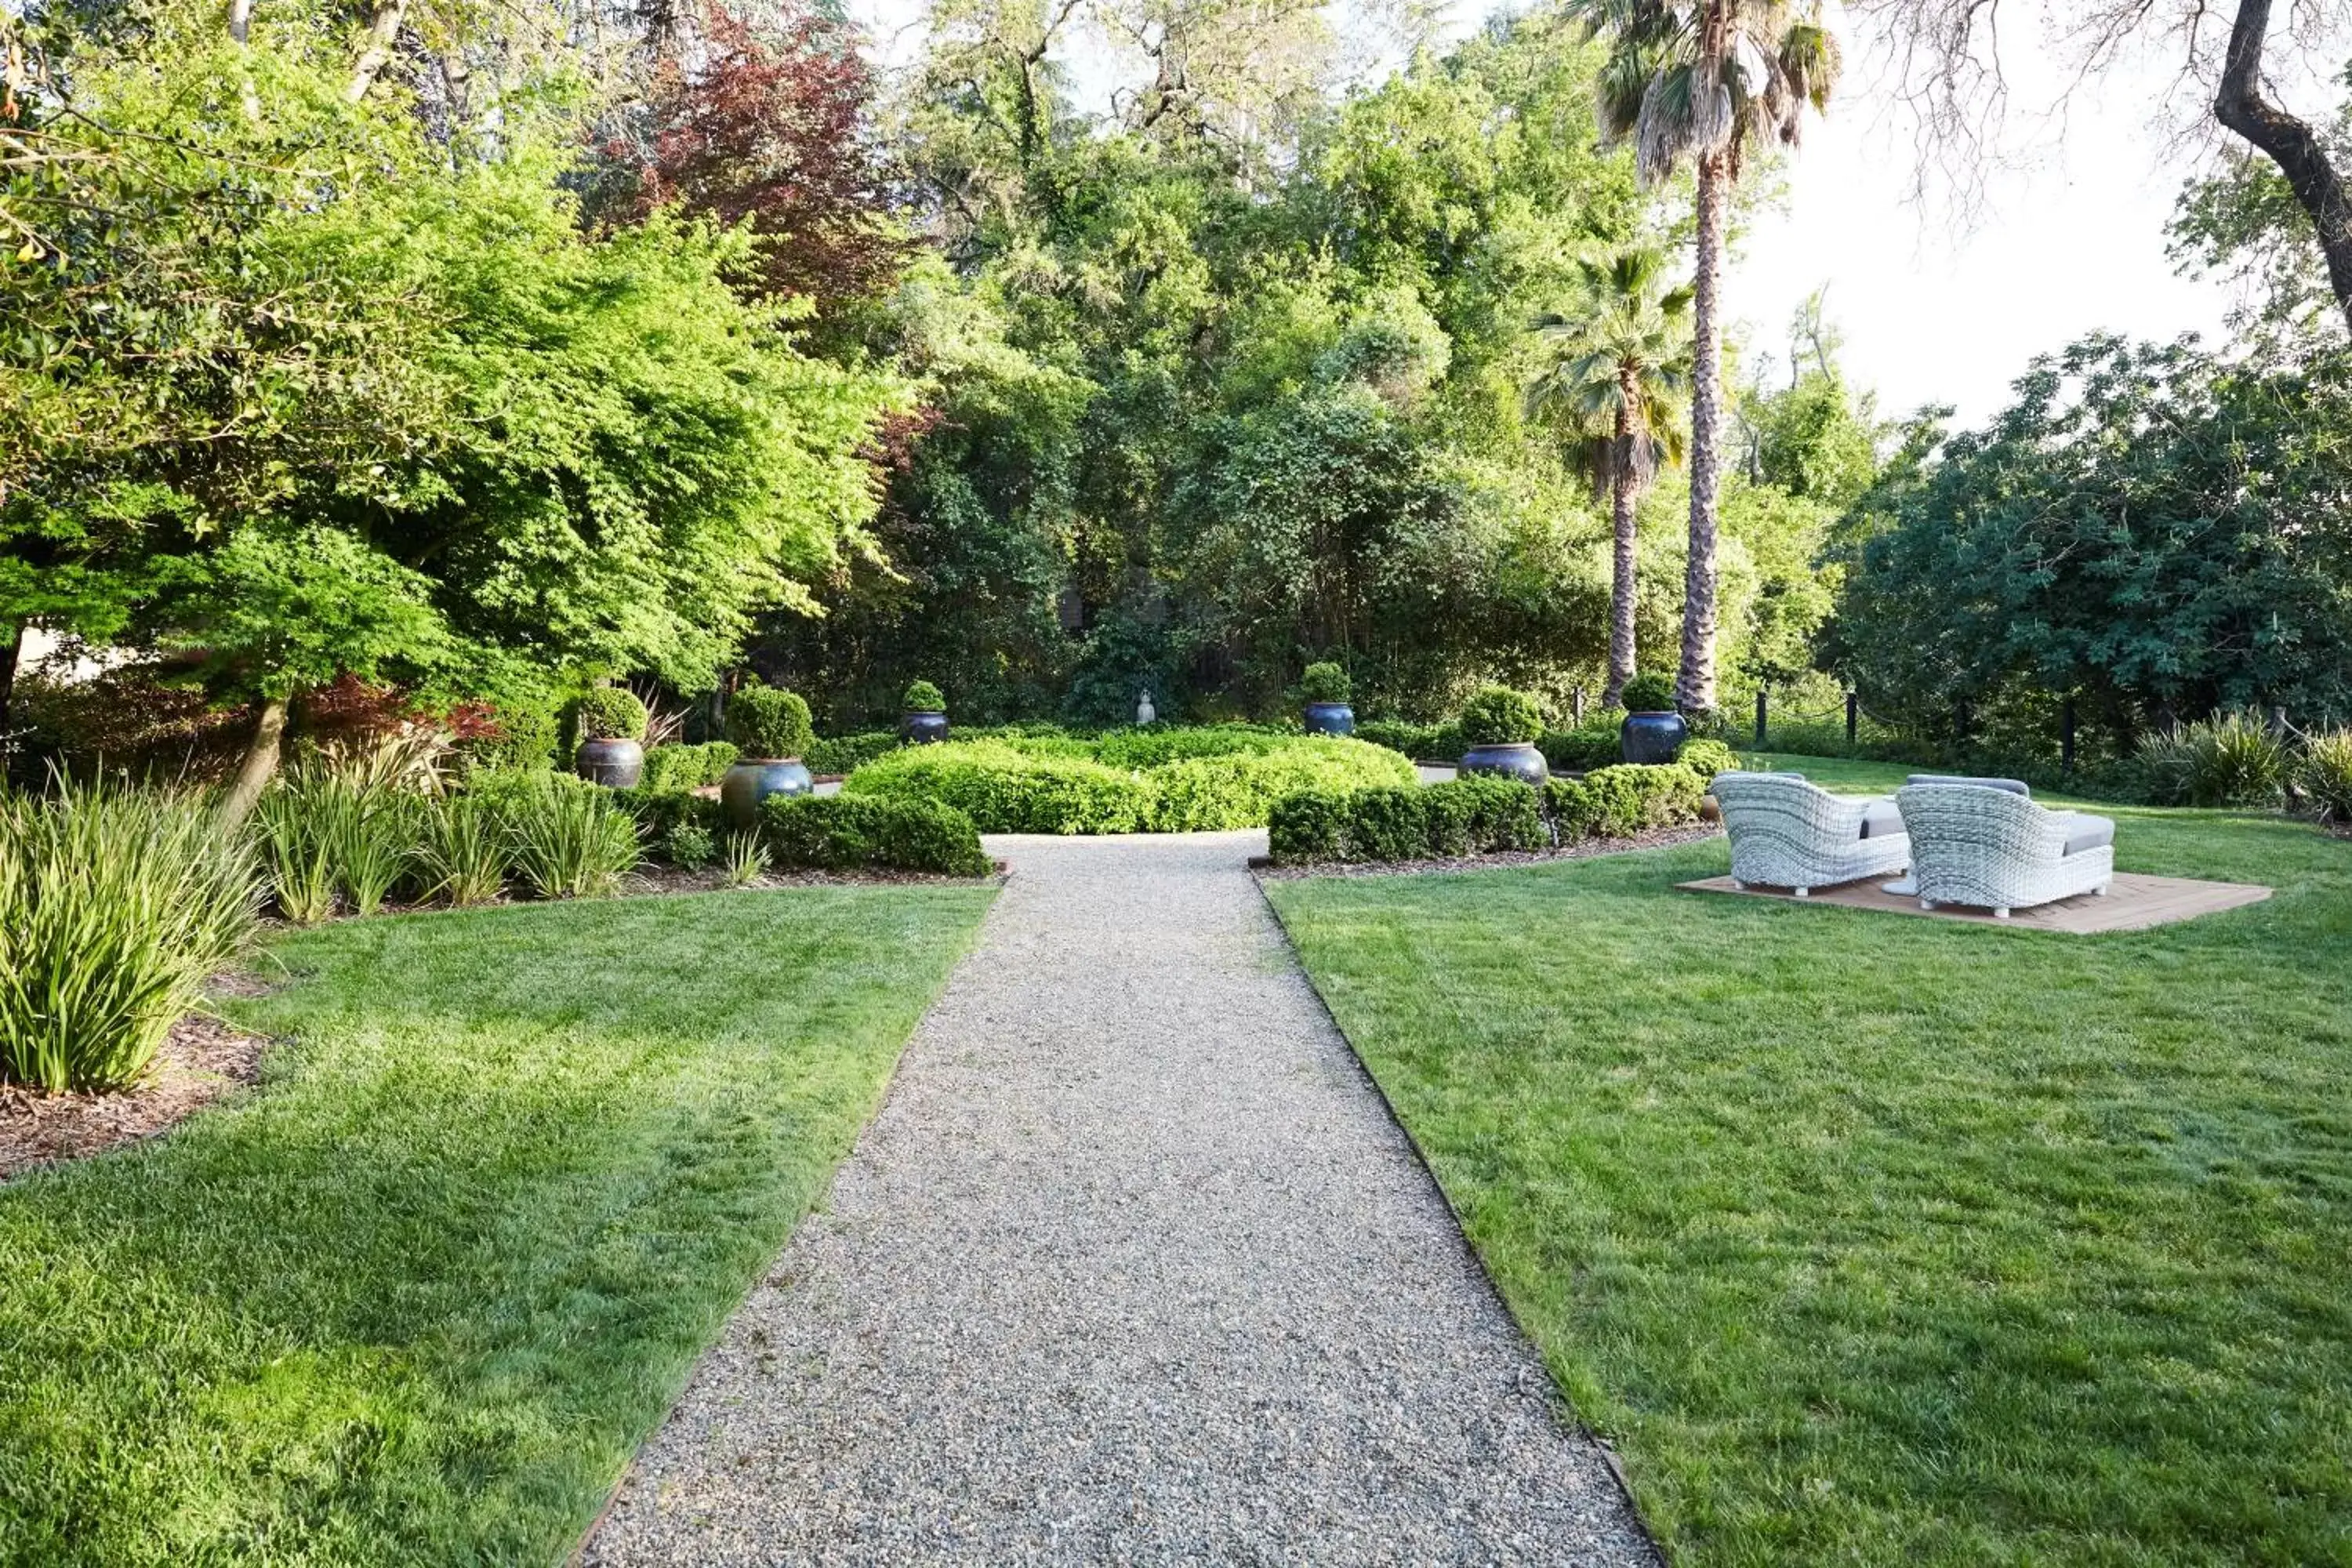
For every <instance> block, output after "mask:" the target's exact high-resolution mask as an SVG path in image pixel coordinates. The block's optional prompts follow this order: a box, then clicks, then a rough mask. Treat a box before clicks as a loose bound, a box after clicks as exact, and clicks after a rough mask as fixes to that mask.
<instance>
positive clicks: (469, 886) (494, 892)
mask: <svg viewBox="0 0 2352 1568" xmlns="http://www.w3.org/2000/svg"><path fill="white" fill-rule="evenodd" d="M417 839H418V842H417V849H416V865H417V872H418V875H417V882H418V890H419V891H420V892H421V893H422V894H423V895H424V896H425V898H427V899H439V900H445V901H446V902H447V903H449V904H451V905H453V906H455V907H456V908H458V909H466V908H468V907H470V906H472V905H475V904H487V903H489V902H490V901H492V900H495V899H496V898H497V897H498V896H499V894H500V893H502V892H504V891H506V885H507V876H508V873H509V872H510V871H511V870H512V869H513V868H514V858H513V856H512V854H511V853H510V852H509V847H508V842H507V832H506V824H505V823H504V822H503V821H502V820H501V819H500V817H499V812H498V808H497V807H496V806H495V805H492V804H491V803H490V802H489V801H488V800H485V799H482V798H481V797H480V796H478V795H450V796H447V797H446V798H444V799H441V800H436V801H429V802H426V803H425V809H424V810H423V811H422V813H421V814H420V819H419V824H418V832H417Z"/></svg>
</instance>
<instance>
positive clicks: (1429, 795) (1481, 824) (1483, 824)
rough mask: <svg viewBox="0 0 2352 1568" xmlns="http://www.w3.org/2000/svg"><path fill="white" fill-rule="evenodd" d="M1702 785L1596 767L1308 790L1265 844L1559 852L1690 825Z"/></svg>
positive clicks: (1317, 855)
mask: <svg viewBox="0 0 2352 1568" xmlns="http://www.w3.org/2000/svg"><path fill="white" fill-rule="evenodd" d="M1705 794H1706V782H1705V781H1704V780H1703V779H1701V778H1700V776H1699V774H1698V773H1696V771H1694V770H1693V769H1691V768H1689V767H1686V766H1685V765H1684V764H1682V763H1667V764H1665V765H1664V766H1657V767H1646V766H1638V765H1628V764H1620V765H1618V766H1616V767H1608V768H1596V769H1594V770H1593V771H1592V772H1591V773H1587V774H1586V775H1585V776H1584V777H1582V778H1580V779H1553V780H1552V781H1551V782H1550V783H1549V784H1545V785H1544V786H1543V787H1542V788H1540V789H1531V788H1529V787H1528V786H1527V785H1526V784H1518V783H1516V782H1513V781H1510V780H1507V779H1488V778H1465V779H1456V780H1454V782H1452V783H1450V784H1431V785H1429V786H1428V787H1426V788H1420V789H1402V788H1376V789H1365V790H1353V791H1348V790H1306V791H1301V792H1300V793H1298V794H1297V795H1288V796H1286V797H1284V799H1282V800H1281V801H1280V802H1278V803H1277V804H1276V806H1275V808H1274V813H1273V816H1272V820H1271V821H1270V822H1269V823H1268V825H1267V829H1266V847H1267V848H1268V849H1269V850H1270V851H1271V852H1272V855H1273V858H1274V862H1275V864H1276V865H1277V866H1301V865H1315V864H1332V863H1340V864H1345V863H1364V862H1377V861H1398V860H1423V859H1435V860H1450V859H1459V858H1463V857H1465V856H1471V855H1487V854H1497V853H1508V852H1525V851H1531V850H1532V851H1540V850H1546V849H1555V848H1564V847H1570V846H1573V845H1575V844H1577V843H1579V842H1581V841H1583V840H1586V839H1592V838H1629V837H1633V836H1634V835H1636V834H1641V833H1648V832H1652V831H1654V830H1656V829H1658V828H1663V827H1675V826H1682V825H1684V824H1686V823H1692V822H1696V821H1697V820H1698V815H1699V802H1700V800H1701V798H1702V797H1703V796H1704V795H1705Z"/></svg>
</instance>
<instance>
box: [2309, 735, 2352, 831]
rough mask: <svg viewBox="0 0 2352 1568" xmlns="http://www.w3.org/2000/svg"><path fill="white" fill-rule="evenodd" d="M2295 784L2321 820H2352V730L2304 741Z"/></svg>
mask: <svg viewBox="0 0 2352 1568" xmlns="http://www.w3.org/2000/svg"><path fill="white" fill-rule="evenodd" d="M2295 784H2296V785H2297V786H2298V787H2300V788H2301V789H2302V791H2303V797H2304V800H2305V804H2306V805H2308V806H2309V808H2310V809H2311V811H2312V813H2313V815H2315V816H2317V817H2318V818H2319V820H2321V821H2322V822H2327V823H2333V824H2336V826H2344V825H2345V824H2347V823H2352V730H2337V731H2333V732H2332V733H2329V734H2325V735H2314V736H2313V737H2311V739H2310V740H2309V741H2307V742H2305V743H2304V748H2303V758H2302V761H2301V762H2300V763H2298V764H2297V765H2296V767H2295Z"/></svg>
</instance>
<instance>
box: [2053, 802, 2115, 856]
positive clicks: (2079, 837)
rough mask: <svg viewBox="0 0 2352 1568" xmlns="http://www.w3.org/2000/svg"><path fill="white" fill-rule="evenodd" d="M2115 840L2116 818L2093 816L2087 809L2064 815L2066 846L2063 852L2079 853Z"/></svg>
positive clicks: (2069, 853)
mask: <svg viewBox="0 0 2352 1568" xmlns="http://www.w3.org/2000/svg"><path fill="white" fill-rule="evenodd" d="M2115 841H2116V819H2115V818H2114V817H2112V816H2092V815H2091V814H2090V813H2089V812H2087V811H2074V812H2069V813H2067V815H2066V847H2065V850H2064V851H2063V853H2065V854H2068V855H2079V854H2081V853H2082V852H2083V851H2084V850H2085V849H2096V848H2098V847H2100V846H2102V845H2106V844H2113V843H2114V842H2115Z"/></svg>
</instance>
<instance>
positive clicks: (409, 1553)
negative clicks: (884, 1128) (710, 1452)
mask: <svg viewBox="0 0 2352 1568" xmlns="http://www.w3.org/2000/svg"><path fill="white" fill-rule="evenodd" d="M993 896H994V893H993V889H988V888H965V887H905V888H864V889H816V888H812V889H789V890H784V891H773V892H753V893H719V894H709V895H703V896H698V897H690V898H675V899H627V900H596V901H583V902H579V903H567V904H553V905H520V906H510V907H506V908H500V909H496V910H482V911H468V912H464V913H432V914H423V915H416V916H405V917H391V918H385V919H380V920H373V921H352V922H347V923H344V924H340V925H335V926H331V927H325V928H321V929H320V930H317V931H307V932H302V933H299V934H296V935H292V936H289V937H287V938H285V939H284V940H282V941H280V942H277V943H276V944H275V945H274V947H273V948H272V950H271V954H272V955H273V956H274V957H275V958H277V959H278V960H279V961H280V962H282V963H283V964H284V965H285V967H286V969H287V970H288V972H289V983H288V984H285V985H284V986H283V987H281V988H280V989H279V990H278V991H277V992H276V993H275V994H272V995H269V996H268V997H264V998H260V999H257V1000H252V1001H248V1002H243V1003H239V1004H236V1005H234V1006H233V1008H232V1009H231V1010H232V1012H233V1014H234V1016H235V1017H236V1019H237V1021H239V1022H240V1023H243V1024H245V1025H247V1026H250V1027H253V1028H256V1029H257V1030H260V1031H263V1032H266V1033H268V1034H269V1035H271V1036H273V1037H278V1040H279V1043H278V1045H277V1046H276V1047H273V1049H272V1053H271V1055H270V1056H269V1058H267V1060H266V1062H265V1066H264V1076H263V1079H262V1082H261V1084H260V1085H259V1086H258V1087H257V1089H254V1090H251V1091H248V1092H247V1093H245V1094H243V1095H241V1096H239V1097H237V1098H236V1099H235V1100H232V1101H230V1102H227V1103H226V1104H225V1105H223V1106H221V1107H219V1108H216V1109H215V1110H210V1111H207V1112H205V1113H202V1114H200V1115H199V1116H197V1117H196V1118H194V1119H193V1120H191V1121H189V1122H187V1123H186V1124H184V1126H182V1127H181V1128H180V1129H179V1130H178V1131H175V1132H174V1133H173V1135H171V1136H170V1137H168V1138H166V1139H164V1140H162V1141H160V1142H154V1143H151V1144H147V1145H143V1146H141V1147H139V1148H136V1149H133V1150H131V1151H126V1152H121V1153H119V1154H114V1155H109V1156H104V1157H100V1158H99V1159H95V1160H91V1161H89V1162H85V1163H80V1164H79V1165H75V1166H70V1167H64V1168H59V1169H55V1170H51V1171H47V1172H44V1173H37V1174H34V1175H31V1176H27V1177H25V1178H23V1179H21V1180H19V1181H17V1182H16V1183H13V1184H10V1185H9V1186H7V1187H6V1188H5V1189H0V1562H6V1563H44V1564H47V1563H92V1564H96V1563H104V1564H107V1565H108V1568H116V1565H135V1564H147V1563H167V1562H185V1563H220V1562H242V1561H255V1562H257V1561H268V1562H271V1563H300V1564H310V1563H419V1562H472V1563H556V1562H560V1561H562V1558H563V1556H564V1554H565V1553H566V1552H569V1551H570V1550H571V1549H572V1547H573V1545H574V1544H575V1543H576V1542H577V1540H578V1538H579V1536H580V1533H581V1531H583V1529H584V1528H585V1527H586V1526H587V1524H588V1523H589V1521H591V1520H592V1519H593V1516H594V1514H595V1512H596V1510H598V1509H599V1508H601V1507H602V1506H603V1504H604V1500H605V1498H606V1496H607V1495H608V1493H609V1491H610V1489H611V1488H612V1486H613V1485H614V1481H615V1480H616V1479H617V1478H618V1477H619V1475H620V1474H621V1472H622V1469H623V1468H624V1466H625V1462H626V1461H627V1459H628V1458H629V1457H630V1455H631V1454H632V1453H633V1452H634V1451H635V1447H636V1446H637V1444H638V1443H639V1442H640V1441H641V1440H642V1439H643V1438H644V1436H646V1434H647V1433H648V1432H650V1431H651V1429H652V1428H653V1427H654V1426H655V1425H656V1424H657V1423H658V1422H659V1421H660V1420H661V1418H662V1417H663V1415H664V1414H665V1413H666V1412H667V1409H668V1407H669V1405H670V1403H671V1402H672V1401H673V1400H674V1399H675V1397H676V1396H677V1392H678V1391H679V1389H680V1388H681V1387H682V1386H683V1384H684V1382H685V1380H686V1378H687V1376H688V1373H689V1372H690V1371H691V1369H692V1366H693V1364H694V1362H695V1360H696V1358H697V1356H698V1355H699V1353H700V1352H701V1351H702V1350H703V1349H704V1348H705V1346H707V1345H708V1344H709V1342H710V1341H711V1340H712V1339H713V1338H714V1337H715V1336H716V1335H717V1333H718V1331H719V1328H720V1325H721V1324H722V1323H723V1321H725V1319H726V1317H727V1315H728V1313H729V1312H730V1311H731V1310H733V1309H734V1308H735V1306H736V1305H737V1304H738V1303H739V1302H740V1300H742V1299H743V1297H744V1295H745V1293H746V1292H747V1291H748V1289H750V1287H751V1284H752V1283H753V1282H754V1280H755V1279H756V1278H757V1276H758V1274H759V1271H760V1270H761V1268H765V1267H766V1266H767V1265H768V1263H769V1262H770V1260H771V1259H772V1258H773V1257H774V1256H775V1254H776V1253H777V1251H778V1250H779V1249H780V1248H781V1247H782V1245H783V1242H784V1241H785V1239H786V1238H787V1237H789V1235H790V1233H791V1231H792V1229H793V1226H795V1225H796V1224H797V1223H798V1220H799V1217H800V1216H801V1215H803V1213H804V1212H805V1211H806V1210H807V1209H808V1207H809V1205H811V1204H812V1203H813V1202H814V1201H815V1199H816V1198H817V1196H818V1195H819V1194H821V1193H822V1192H823V1191H824V1185H825V1183H826V1182H827V1181H828V1180H829V1178H830V1176H831V1173H832V1172H833V1169H834V1167H835V1165H836V1164H837V1163H838V1162H839V1161H840V1159H841V1157H842V1156H843V1155H844V1154H845V1153H846V1152H847V1151H848V1149H849V1148H850V1146H851V1144H852V1142H854V1141H855V1140H856V1136H857V1133H858V1132H859V1131H860V1130H861V1129H862V1128H863V1127H864V1126H865V1124H866V1121H868V1120H869V1119H870V1118H871V1116H872V1114H873V1112H874V1110H875V1109H876V1107H877V1105H878V1104H879V1102H880V1100H881V1097H882V1095H883V1093H884V1091H885V1089H887V1084H888V1081H889V1079H890V1076H891V1073H892V1071H893V1070H894V1068H895V1066H896V1064H897V1061H898V1056H899V1053H900V1051H901V1050H902V1048H903V1047H904V1046H905V1044H906V1042H907V1040H908V1037H910V1035H911V1034H912V1032H913V1029H914V1026H915V1024H916V1023H917V1021H918V1020H919V1017H920V1016H921V1014H922V1012H923V1010H924V1009H925V1008H926V1007H928V1006H929V1004H930V1003H931V1001H932V1000H933V999H934V998H935V997H936V996H937V995H938V994H939V992H940V988H941V987H942V986H943V985H944V984H945V983H946V980H947V976H948V974H949V972H950V970H951V969H952V968H953V966H954V964H955V963H956V961H957V960H958V959H959V958H960V957H961V955H962V954H963V953H964V952H966V951H967V950H968V949H969V948H970V946H971V942H972V941H973V938H974V936H975V934H976V932H977V931H978V929H979V925H980V921H981V919H982V916H983V915H984V913H985V912H986V910H987V908H988V906H989V903H990V901H991V900H992V898H993ZM267 962H268V960H267V959H265V964H266V963H267Z"/></svg>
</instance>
